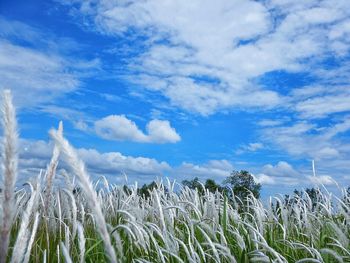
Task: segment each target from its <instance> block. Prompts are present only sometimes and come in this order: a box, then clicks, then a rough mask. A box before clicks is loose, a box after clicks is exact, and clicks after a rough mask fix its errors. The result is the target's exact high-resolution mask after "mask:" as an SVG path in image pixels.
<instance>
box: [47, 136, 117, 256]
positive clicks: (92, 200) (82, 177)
mask: <svg viewBox="0 0 350 263" xmlns="http://www.w3.org/2000/svg"><path fill="white" fill-rule="evenodd" d="M50 134H51V136H52V138H53V139H54V140H55V142H56V143H57V145H58V146H59V147H60V148H61V151H62V153H63V154H64V155H65V157H66V159H67V161H68V164H69V165H70V166H71V168H72V170H73V171H74V173H75V174H76V175H77V176H78V178H79V181H80V185H81V187H82V190H83V192H84V194H85V198H86V200H87V202H88V204H89V206H90V208H91V210H92V212H93V214H94V217H95V218H96V223H97V228H98V231H99V233H100V235H101V238H102V240H103V242H104V245H105V249H106V253H107V254H108V257H109V260H110V261H111V262H117V259H116V254H115V251H114V248H113V246H112V243H111V238H110V236H109V233H108V231H107V225H106V221H105V218H104V216H103V213H102V209H101V205H100V203H99V201H98V197H97V193H96V191H95V190H94V188H93V185H92V183H91V180H90V177H89V175H88V173H87V171H86V169H85V165H84V163H83V161H82V160H80V158H79V157H78V154H77V153H76V151H75V149H74V148H73V147H72V146H71V145H70V144H69V142H68V141H67V140H66V139H65V138H63V135H62V134H60V133H59V132H57V131H55V130H51V131H50Z"/></svg>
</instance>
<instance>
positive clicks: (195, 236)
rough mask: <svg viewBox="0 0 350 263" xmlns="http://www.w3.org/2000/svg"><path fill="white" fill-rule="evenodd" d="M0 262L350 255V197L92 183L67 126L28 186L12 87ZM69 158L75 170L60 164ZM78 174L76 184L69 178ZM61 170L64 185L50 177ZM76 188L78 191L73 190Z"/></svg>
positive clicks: (349, 258) (332, 258)
mask: <svg viewBox="0 0 350 263" xmlns="http://www.w3.org/2000/svg"><path fill="white" fill-rule="evenodd" d="M3 104H4V105H3V130H4V132H3V133H4V142H3V144H4V145H3V151H4V152H3V153H2V160H3V166H4V169H3V186H2V192H1V236H0V262H350V243H349V236H350V196H349V193H348V192H347V191H345V189H344V190H343V196H341V197H337V196H334V195H332V194H331V193H328V192H327V191H326V190H323V191H321V192H319V193H318V196H317V198H316V200H311V198H310V197H309V196H308V195H307V193H304V195H303V197H300V196H294V197H292V198H291V199H290V200H289V201H286V200H285V199H284V198H283V197H272V198H271V199H270V202H269V203H267V204H263V203H262V202H261V201H260V200H258V199H256V198H254V197H253V196H252V195H251V196H249V197H248V198H247V199H246V200H243V201H240V200H238V199H236V198H235V197H234V193H231V194H230V195H227V194H225V195H224V194H221V193H219V192H217V193H211V192H209V191H204V194H199V193H198V191H197V190H192V189H189V188H186V187H184V188H181V189H178V187H175V183H173V182H164V183H162V182H159V184H158V187H157V188H155V189H153V190H152V191H151V193H150V197H149V198H145V197H141V196H139V195H138V194H137V186H136V185H135V186H132V187H131V188H130V189H131V191H125V190H124V188H123V187H122V186H118V185H111V184H109V183H108V182H107V180H105V179H104V178H101V180H99V181H98V182H96V183H94V184H93V183H92V182H91V179H90V177H89V175H88V173H87V171H86V169H85V166H84V164H83V162H82V161H81V160H80V158H79V156H78V155H77V153H76V151H75V150H74V148H73V147H72V146H71V145H70V144H69V143H68V141H67V140H66V139H65V138H64V137H63V128H62V125H60V127H59V128H58V130H52V131H50V135H51V137H52V139H53V140H54V142H55V148H54V152H53V155H52V159H51V162H50V163H49V164H48V168H47V170H46V171H44V172H43V173H42V174H41V175H38V177H36V178H32V179H31V180H30V182H28V184H27V185H25V186H23V188H22V189H18V188H15V185H16V177H17V173H18V172H17V150H16V149H17V128H16V118H15V110H14V108H13V106H12V102H11V94H10V93H9V92H5V93H4V103H3ZM60 156H61V157H63V158H64V159H65V160H66V162H67V165H68V166H69V167H70V170H69V173H65V172H57V173H56V167H57V163H58V158H59V157H60ZM73 176H74V177H76V179H77V182H78V186H79V188H76V186H75V185H73V183H72V178H73ZM55 177H63V178H65V182H66V183H65V185H60V186H58V185H53V182H54V178H55ZM77 189H79V190H77ZM174 189H177V190H176V191H175V190H174Z"/></svg>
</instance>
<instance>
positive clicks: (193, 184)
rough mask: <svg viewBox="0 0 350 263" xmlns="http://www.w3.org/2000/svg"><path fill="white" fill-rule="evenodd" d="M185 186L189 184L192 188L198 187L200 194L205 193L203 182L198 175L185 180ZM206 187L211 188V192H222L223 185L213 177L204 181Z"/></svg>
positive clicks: (183, 182)
mask: <svg viewBox="0 0 350 263" xmlns="http://www.w3.org/2000/svg"><path fill="white" fill-rule="evenodd" d="M182 184H183V186H187V187H188V188H190V189H193V190H195V189H197V191H198V193H199V194H200V195H202V194H204V189H203V184H202V183H201V182H200V181H199V178H198V177H195V178H194V179H192V180H183V181H182ZM204 187H205V189H207V190H209V192H211V193H215V192H216V191H219V192H222V191H223V189H224V188H223V187H222V186H221V185H219V184H217V183H216V182H215V180H213V179H207V180H206V181H205V183H204Z"/></svg>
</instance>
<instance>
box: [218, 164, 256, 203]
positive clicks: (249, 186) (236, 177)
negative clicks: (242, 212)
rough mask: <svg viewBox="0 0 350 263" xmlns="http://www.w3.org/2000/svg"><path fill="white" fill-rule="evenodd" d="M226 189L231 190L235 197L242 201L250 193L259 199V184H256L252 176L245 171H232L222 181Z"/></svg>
mask: <svg viewBox="0 0 350 263" xmlns="http://www.w3.org/2000/svg"><path fill="white" fill-rule="evenodd" d="M224 184H226V186H227V187H229V188H232V190H233V192H234V194H235V196H237V197H238V198H239V199H240V200H241V201H244V200H245V199H246V198H247V196H248V195H249V194H250V193H252V194H253V195H254V196H255V197H256V198H259V197H260V190H261V184H259V183H256V182H255V180H254V178H253V176H252V175H251V174H250V173H249V172H248V171H245V170H241V171H233V172H232V173H231V175H230V176H229V177H228V178H226V180H225V181H224Z"/></svg>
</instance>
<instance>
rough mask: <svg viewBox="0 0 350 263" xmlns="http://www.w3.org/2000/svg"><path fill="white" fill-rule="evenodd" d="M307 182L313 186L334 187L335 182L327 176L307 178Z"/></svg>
mask: <svg viewBox="0 0 350 263" xmlns="http://www.w3.org/2000/svg"><path fill="white" fill-rule="evenodd" d="M308 179H309V181H310V182H311V183H312V184H315V185H325V186H327V185H335V184H336V181H335V180H334V179H333V178H332V177H331V176H329V175H321V176H308Z"/></svg>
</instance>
